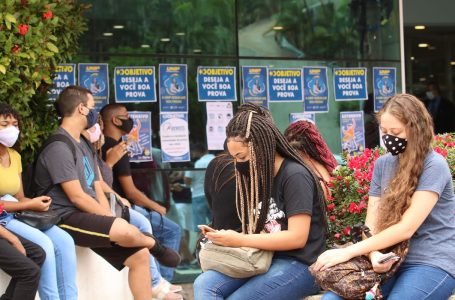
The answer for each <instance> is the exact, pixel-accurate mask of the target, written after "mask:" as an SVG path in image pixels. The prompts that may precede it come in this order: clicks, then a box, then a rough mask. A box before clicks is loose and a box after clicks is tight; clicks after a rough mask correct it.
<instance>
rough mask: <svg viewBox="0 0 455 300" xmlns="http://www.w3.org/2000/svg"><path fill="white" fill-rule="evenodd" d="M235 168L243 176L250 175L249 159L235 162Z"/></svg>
mask: <svg viewBox="0 0 455 300" xmlns="http://www.w3.org/2000/svg"><path fill="white" fill-rule="evenodd" d="M235 169H236V170H237V171H238V172H239V173H240V174H242V175H243V176H249V175H250V161H249V160H247V161H242V162H238V161H236V162H235Z"/></svg>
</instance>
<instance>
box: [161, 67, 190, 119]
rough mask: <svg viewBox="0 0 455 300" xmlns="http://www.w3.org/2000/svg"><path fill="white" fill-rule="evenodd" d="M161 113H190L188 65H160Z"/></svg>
mask: <svg viewBox="0 0 455 300" xmlns="http://www.w3.org/2000/svg"><path fill="white" fill-rule="evenodd" d="M159 81H160V112H188V78H187V65H183V64H181V65H180V64H160V66H159Z"/></svg>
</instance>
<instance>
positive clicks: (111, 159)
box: [106, 142, 127, 167]
mask: <svg viewBox="0 0 455 300" xmlns="http://www.w3.org/2000/svg"><path fill="white" fill-rule="evenodd" d="M126 153H127V145H126V142H120V143H118V144H117V145H115V146H114V147H112V148H110V149H109V150H107V152H106V163H107V164H108V165H109V166H111V167H113V166H114V165H115V164H116V163H117V162H118V161H119V160H120V159H121V158H122V157H123V156H124V155H125V154H126Z"/></svg>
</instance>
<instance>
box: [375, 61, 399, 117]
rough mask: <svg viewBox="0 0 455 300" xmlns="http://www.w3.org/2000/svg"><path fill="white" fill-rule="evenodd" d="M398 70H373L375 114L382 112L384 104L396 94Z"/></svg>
mask: <svg viewBox="0 0 455 300" xmlns="http://www.w3.org/2000/svg"><path fill="white" fill-rule="evenodd" d="M396 73H397V69H396V68H382V67H378V68H377V67H375V68H373V91H374V112H378V111H380V110H381V108H382V106H383V105H384V102H385V101H386V100H387V99H389V98H390V97H392V96H393V95H395V94H396V92H397V86H396V83H397V80H396Z"/></svg>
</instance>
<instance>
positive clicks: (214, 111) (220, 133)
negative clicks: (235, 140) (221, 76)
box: [206, 102, 233, 150]
mask: <svg viewBox="0 0 455 300" xmlns="http://www.w3.org/2000/svg"><path fill="white" fill-rule="evenodd" d="M206 104H207V105H206V108H207V125H206V131H207V149H208V150H223V149H224V147H223V145H224V141H225V140H226V126H227V124H228V123H229V121H230V120H231V119H232V116H233V110H232V103H231V102H207V103H206Z"/></svg>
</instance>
